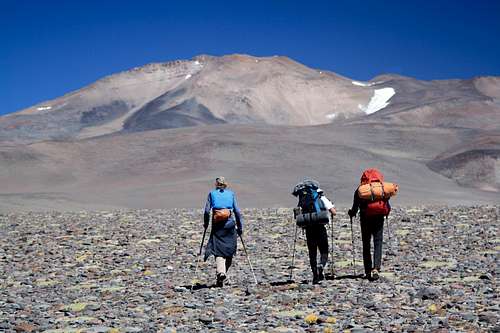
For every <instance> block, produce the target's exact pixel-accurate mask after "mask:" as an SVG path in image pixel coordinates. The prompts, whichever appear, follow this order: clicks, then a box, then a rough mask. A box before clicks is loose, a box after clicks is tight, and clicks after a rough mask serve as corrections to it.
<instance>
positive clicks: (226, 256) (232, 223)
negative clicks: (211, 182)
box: [204, 177, 243, 287]
mask: <svg viewBox="0 0 500 333" xmlns="http://www.w3.org/2000/svg"><path fill="white" fill-rule="evenodd" d="M227 187H228V183H227V181H226V179H225V178H224V177H217V178H216V179H215V189H213V190H212V191H211V192H210V193H209V194H208V197H207V202H206V203H205V213H204V227H205V229H206V228H208V226H209V224H210V221H212V229H211V232H210V237H209V240H208V244H207V248H206V250H205V257H204V260H205V261H206V260H207V259H208V258H209V257H210V256H211V255H213V256H214V257H215V263H216V281H217V286H218V287H222V286H223V285H224V280H225V279H226V276H227V271H228V269H229V267H230V266H231V263H232V260H233V256H234V254H235V253H236V243H237V235H240V236H241V234H242V233H243V217H242V216H241V212H240V208H239V207H238V203H237V201H236V196H235V194H234V192H233V191H231V190H229V189H228V188H227ZM210 217H211V218H210Z"/></svg>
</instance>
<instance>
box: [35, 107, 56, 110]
mask: <svg viewBox="0 0 500 333" xmlns="http://www.w3.org/2000/svg"><path fill="white" fill-rule="evenodd" d="M36 109H37V110H38V111H45V110H50V109H52V106H40V107H37V108H36Z"/></svg>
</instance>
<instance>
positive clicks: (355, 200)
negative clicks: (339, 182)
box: [347, 189, 359, 217]
mask: <svg viewBox="0 0 500 333" xmlns="http://www.w3.org/2000/svg"><path fill="white" fill-rule="evenodd" d="M358 209H359V197H358V189H356V190H355V191H354V198H353V199H352V207H351V209H349V211H348V212H347V213H348V214H349V216H350V217H354V216H356V214H357V213H358Z"/></svg>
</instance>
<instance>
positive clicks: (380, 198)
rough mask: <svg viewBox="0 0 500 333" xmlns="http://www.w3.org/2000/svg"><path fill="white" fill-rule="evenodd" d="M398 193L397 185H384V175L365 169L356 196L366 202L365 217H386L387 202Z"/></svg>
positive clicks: (388, 210)
mask: <svg viewBox="0 0 500 333" xmlns="http://www.w3.org/2000/svg"><path fill="white" fill-rule="evenodd" d="M397 191H398V185H396V184H393V183H385V182H384V175H383V174H382V173H381V172H380V171H378V170H377V169H367V170H365V171H364V172H363V174H362V175H361V182H360V186H359V187H358V196H359V198H360V199H363V200H367V201H368V204H367V207H366V210H365V212H364V214H365V216H375V215H388V214H389V212H390V208H389V204H388V202H387V201H388V200H389V198H390V197H391V196H393V195H395V194H396V193H397Z"/></svg>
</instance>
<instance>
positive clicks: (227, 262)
mask: <svg viewBox="0 0 500 333" xmlns="http://www.w3.org/2000/svg"><path fill="white" fill-rule="evenodd" d="M232 263H233V257H227V258H226V274H227V271H228V270H229V267H231V264H232Z"/></svg>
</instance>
